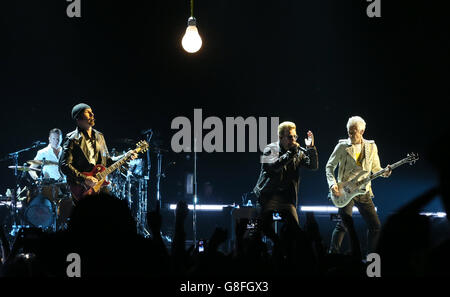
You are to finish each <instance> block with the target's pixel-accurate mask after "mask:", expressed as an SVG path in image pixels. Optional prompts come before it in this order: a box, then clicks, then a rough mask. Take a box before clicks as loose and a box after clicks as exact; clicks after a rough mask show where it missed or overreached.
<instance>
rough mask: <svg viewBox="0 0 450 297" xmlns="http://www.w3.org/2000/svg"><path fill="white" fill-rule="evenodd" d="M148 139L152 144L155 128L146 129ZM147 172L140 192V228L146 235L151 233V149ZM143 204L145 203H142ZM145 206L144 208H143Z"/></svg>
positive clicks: (148, 153)
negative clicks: (148, 213) (149, 223)
mask: <svg viewBox="0 0 450 297" xmlns="http://www.w3.org/2000/svg"><path fill="white" fill-rule="evenodd" d="M145 135H146V140H147V143H149V144H150V140H151V139H152V137H153V130H152V129H149V130H147V131H145ZM146 156H147V174H146V175H145V176H144V190H143V191H142V192H141V193H140V194H141V195H140V196H141V201H140V202H139V205H138V207H139V216H140V220H139V222H140V226H139V230H140V231H141V232H142V233H143V234H144V236H145V237H147V236H149V235H150V232H148V230H147V229H146V226H147V201H148V188H149V185H148V184H149V181H150V171H151V168H152V165H151V160H150V150H149V149H148V150H147V154H146ZM141 204H143V205H141ZM142 208H143V209H142ZM143 211H144V215H142V212H143Z"/></svg>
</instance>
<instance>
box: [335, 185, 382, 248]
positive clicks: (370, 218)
mask: <svg viewBox="0 0 450 297" xmlns="http://www.w3.org/2000/svg"><path fill="white" fill-rule="evenodd" d="M353 206H356V207H357V208H358V210H359V213H360V214H361V216H362V218H363V219H364V221H365V222H366V224H367V228H368V241H367V243H368V244H367V249H368V253H371V252H373V251H375V247H376V244H377V240H378V237H379V234H380V229H381V223H380V219H379V218H378V215H377V213H376V211H375V205H374V204H373V201H372V198H370V194H369V193H367V194H364V195H359V196H356V197H354V198H353V199H352V201H350V203H349V204H347V205H346V206H345V207H343V208H340V209H339V211H338V214H339V216H340V217H341V221H339V222H338V223H337V224H336V228H335V229H334V231H333V235H332V237H331V246H330V253H339V251H340V248H341V244H342V240H343V239H344V236H345V234H346V233H347V231H348V232H349V235H350V241H351V244H352V249H353V251H355V249H358V251H359V248H360V247H359V241H358V237H357V235H356V231H355V228H354V226H353V218H352V214H353V212H352V208H353Z"/></svg>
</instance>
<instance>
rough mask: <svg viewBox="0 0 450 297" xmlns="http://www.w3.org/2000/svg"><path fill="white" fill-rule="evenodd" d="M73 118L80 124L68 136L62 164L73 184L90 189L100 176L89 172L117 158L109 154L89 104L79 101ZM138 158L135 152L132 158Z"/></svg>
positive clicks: (74, 108) (60, 164)
mask: <svg viewBox="0 0 450 297" xmlns="http://www.w3.org/2000/svg"><path fill="white" fill-rule="evenodd" d="M72 118H73V119H74V120H75V121H76V123H77V128H76V129H75V130H74V131H72V132H70V133H68V134H67V135H66V137H65V139H64V142H63V146H62V147H63V150H62V155H61V158H60V161H59V167H60V170H61V172H63V173H64V174H65V175H66V177H67V182H68V183H69V185H70V186H71V188H72V186H79V187H80V186H81V187H83V189H84V190H86V189H90V188H92V187H94V186H95V185H96V184H97V183H98V182H99V180H97V178H96V177H95V176H93V175H87V174H85V173H86V172H90V171H92V170H93V169H94V167H95V166H96V165H97V164H100V165H103V166H104V167H107V166H110V165H111V164H113V163H114V161H115V160H113V159H112V158H111V157H110V155H109V152H108V148H107V146H106V142H105V138H104V136H103V134H102V133H101V132H99V131H97V130H95V129H93V128H92V127H93V126H94V125H95V118H94V113H93V111H92V108H91V107H90V106H89V105H87V104H85V103H79V104H77V105H75V106H74V107H73V109H72ZM120 157H121V156H120ZM120 157H116V158H120ZM135 158H137V154H136V153H132V154H131V159H135ZM104 189H105V188H102V190H104ZM72 194H73V195H74V198H75V199H76V200H79V198H80V197H75V196H76V195H75V193H74V191H73V190H72Z"/></svg>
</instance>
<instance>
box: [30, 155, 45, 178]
mask: <svg viewBox="0 0 450 297" xmlns="http://www.w3.org/2000/svg"><path fill="white" fill-rule="evenodd" d="M34 160H42V156H41V153H40V152H37V154H36V157H34ZM30 167H31V168H38V167H39V166H38V165H35V164H31V165H30ZM28 173H29V174H30V176H31V178H32V179H34V180H36V179H38V177H39V176H38V175H37V173H36V171H33V170H30V171H28Z"/></svg>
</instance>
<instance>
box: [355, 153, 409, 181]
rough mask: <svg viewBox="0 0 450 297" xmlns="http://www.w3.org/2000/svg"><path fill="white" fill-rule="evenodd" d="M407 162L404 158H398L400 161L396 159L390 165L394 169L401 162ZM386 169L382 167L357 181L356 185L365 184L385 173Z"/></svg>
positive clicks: (401, 163)
mask: <svg viewBox="0 0 450 297" xmlns="http://www.w3.org/2000/svg"><path fill="white" fill-rule="evenodd" d="M408 162H409V161H408V160H407V159H406V158H405V159H403V160H400V161H398V162H396V163H394V164H392V165H391V166H390V167H391V169H392V170H394V169H395V168H397V167H399V166H401V165H403V164H405V163H408ZM386 171H387V168H383V169H381V170H380V171H378V172H375V173H374V174H372V175H370V176H368V177H366V178H365V179H363V180H361V181H359V182H358V183H357V184H358V185H362V184H366V183H368V182H370V181H371V180H374V179H376V178H378V177H380V176H381V175H383V173H385V172H386Z"/></svg>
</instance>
